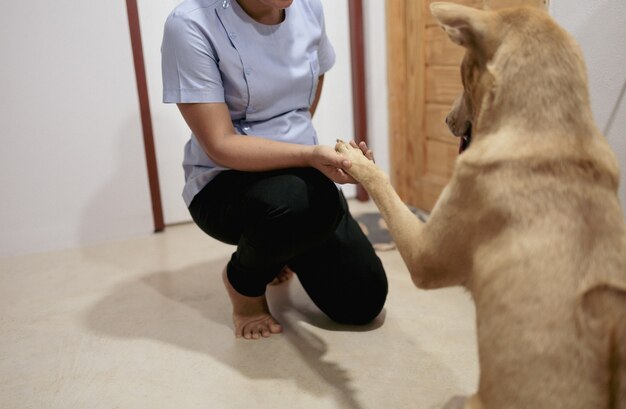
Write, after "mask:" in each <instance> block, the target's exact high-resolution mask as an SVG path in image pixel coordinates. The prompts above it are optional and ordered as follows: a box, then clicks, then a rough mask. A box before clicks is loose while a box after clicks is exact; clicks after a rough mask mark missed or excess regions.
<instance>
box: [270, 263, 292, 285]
mask: <svg viewBox="0 0 626 409" xmlns="http://www.w3.org/2000/svg"><path fill="white" fill-rule="evenodd" d="M294 274H295V273H294V271H293V270H292V269H290V268H289V266H285V267H283V269H282V270H280V273H278V275H277V276H276V277H274V279H273V280H272V282H271V283H270V285H278V284H282V283H284V282H285V281H288V280H289V279H290V278H291V277H293V275H294Z"/></svg>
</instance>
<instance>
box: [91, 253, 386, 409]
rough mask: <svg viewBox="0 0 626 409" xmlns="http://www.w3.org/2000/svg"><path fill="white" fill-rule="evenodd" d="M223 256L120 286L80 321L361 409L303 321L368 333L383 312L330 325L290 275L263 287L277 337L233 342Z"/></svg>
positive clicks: (103, 331)
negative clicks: (363, 322) (359, 321)
mask: <svg viewBox="0 0 626 409" xmlns="http://www.w3.org/2000/svg"><path fill="white" fill-rule="evenodd" d="M226 261H227V260H226V259H223V260H216V261H214V262H210V263H206V264H199V265H193V266H190V267H188V268H185V269H183V270H180V271H161V272H155V273H151V274H148V275H146V276H144V277H143V278H141V279H140V280H135V281H130V282H124V283H120V284H119V285H118V286H117V287H116V288H115V290H114V291H112V292H111V293H110V294H108V295H106V296H105V297H103V298H102V299H101V300H100V301H99V302H98V303H96V304H95V305H94V306H93V307H92V308H91V309H90V310H89V311H88V312H87V313H86V314H85V316H84V322H85V324H86V326H87V327H88V328H89V329H90V330H91V331H95V332H96V333H100V334H105V335H107V336H113V337H118V338H130V339H135V338H143V339H152V340H157V341H160V342H163V343H166V344H170V345H174V346H177V347H179V348H182V349H185V350H190V351H195V352H200V353H203V354H206V355H208V356H210V357H212V358H214V359H217V360H218V361H220V362H222V363H224V364H227V365H229V366H230V367H232V368H234V369H236V370H237V371H239V372H240V373H241V374H242V375H244V376H245V377H247V378H250V379H289V380H291V381H293V382H295V384H296V385H297V386H298V387H299V388H301V389H302V390H305V391H306V392H307V393H311V394H313V395H315V396H327V395H329V393H332V395H334V399H335V400H336V401H337V403H338V405H339V406H340V407H345V408H350V409H359V408H361V406H360V405H359V403H358V402H357V400H356V398H355V390H354V388H353V387H352V386H351V384H350V383H351V379H350V378H349V376H348V374H347V372H346V371H345V370H344V369H342V368H341V366H340V365H338V364H337V363H335V362H330V361H328V360H324V356H325V355H326V354H327V352H328V347H327V345H326V343H325V342H324V341H323V340H322V339H320V338H319V337H318V336H317V335H315V334H314V333H313V332H311V331H310V330H308V329H307V328H306V325H302V323H303V322H304V323H308V324H310V325H312V326H314V327H319V328H322V329H325V330H329V331H371V330H374V329H376V328H378V327H380V326H381V325H382V324H383V322H384V317H385V314H384V312H383V313H382V314H381V315H380V316H379V317H378V318H377V319H376V320H375V321H374V322H372V323H371V324H369V325H367V326H360V327H359V326H344V325H339V324H336V323H334V322H332V321H331V320H330V319H328V318H327V317H326V316H325V315H324V314H323V313H322V312H320V311H319V310H317V309H316V307H315V306H314V305H313V304H312V302H311V301H310V299H308V297H307V296H306V294H304V290H302V289H301V286H300V285H299V283H298V282H297V281H296V280H293V279H292V280H290V282H288V283H284V284H281V285H279V286H273V287H270V289H269V290H268V299H269V300H270V309H271V311H272V313H273V315H274V316H275V318H276V319H278V320H279V322H281V324H282V325H283V327H284V334H282V335H279V336H273V337H271V338H269V339H264V340H259V341H247V340H244V339H235V338H234V336H233V332H232V331H233V330H232V324H231V321H230V313H231V306H230V302H229V300H228V296H227V294H226V292H225V290H224V288H223V286H222V283H221V277H220V273H221V270H222V268H223V266H224V265H225V264H226ZM294 293H295V294H294ZM296 298H297V302H294V300H296Z"/></svg>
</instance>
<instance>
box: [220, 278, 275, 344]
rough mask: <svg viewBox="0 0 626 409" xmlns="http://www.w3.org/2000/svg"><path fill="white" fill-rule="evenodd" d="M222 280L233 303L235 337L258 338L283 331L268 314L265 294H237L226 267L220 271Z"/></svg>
mask: <svg viewBox="0 0 626 409" xmlns="http://www.w3.org/2000/svg"><path fill="white" fill-rule="evenodd" d="M222 281H223V282H224V286H225V287H226V291H227V292H228V296H229V297H230V302H231V303H232V304H233V324H235V337H237V338H240V337H244V338H245V339H259V338H261V337H265V338H267V337H269V336H270V335H272V334H278V333H280V332H283V327H282V326H281V325H280V324H279V323H278V322H277V321H276V320H275V319H274V317H272V316H271V315H270V310H269V307H268V306H267V300H266V299H265V295H262V296H260V297H246V296H245V295H241V294H239V293H238V292H237V291H236V290H235V289H234V288H233V286H232V285H230V282H229V281H228V277H227V276H226V269H224V271H223V272H222Z"/></svg>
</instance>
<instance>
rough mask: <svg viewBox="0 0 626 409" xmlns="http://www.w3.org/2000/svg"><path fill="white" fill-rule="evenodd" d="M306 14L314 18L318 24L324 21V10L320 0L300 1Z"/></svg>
mask: <svg viewBox="0 0 626 409" xmlns="http://www.w3.org/2000/svg"><path fill="white" fill-rule="evenodd" d="M300 3H301V4H302V8H303V9H304V10H305V12H306V13H308V14H310V15H312V16H313V17H315V19H316V20H317V21H318V22H322V21H324V9H323V7H322V2H321V0H300Z"/></svg>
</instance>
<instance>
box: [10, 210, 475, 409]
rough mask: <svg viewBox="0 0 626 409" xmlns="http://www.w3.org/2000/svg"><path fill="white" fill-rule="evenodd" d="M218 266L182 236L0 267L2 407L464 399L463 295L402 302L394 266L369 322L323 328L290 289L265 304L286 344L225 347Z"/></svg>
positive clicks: (414, 294) (417, 295)
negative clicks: (383, 299) (377, 312)
mask: <svg viewBox="0 0 626 409" xmlns="http://www.w3.org/2000/svg"><path fill="white" fill-rule="evenodd" d="M351 207H352V209H353V211H354V212H355V213H359V212H363V211H371V210H373V206H372V204H371V203H369V204H362V203H356V202H352V203H351ZM232 251H233V247H231V246H228V245H224V244H222V243H219V242H216V241H214V240H212V239H211V238H209V237H206V236H205V235H204V234H203V233H201V232H200V231H199V230H198V229H197V228H196V227H195V226H194V225H192V224H188V225H180V226H174V227H170V228H168V229H167V231H166V232H165V233H161V234H155V235H150V236H146V237H139V238H134V239H131V240H125V241H121V242H114V243H106V244H100V245H97V246H92V247H89V248H81V249H72V250H66V251H60V252H53V253H45V254H35V255H28V256H16V257H6V258H0V408H3V409H17V408H20V409H21V408H59V409H61V408H62V409H70V408H80V409H83V408H133V409H134V408H150V409H157V408H176V409H178V408H202V409H213V408H217V409H222V408H223V409H230V408H246V409H249V408H272V409H281V408H290V409H291V408H311V409H324V408H349V409H366V408H373V409H378V408H418V409H421V408H424V409H430V408H439V407H441V406H442V405H444V404H445V403H446V402H447V401H448V400H449V399H450V398H451V397H452V396H454V395H464V394H469V393H471V392H472V391H473V390H474V389H475V388H476V383H477V376H478V367H477V356H476V341H475V330H474V318H475V317H474V307H473V304H472V302H471V300H470V298H469V296H468V294H467V293H465V292H464V291H463V290H461V289H460V288H451V289H443V290H435V291H428V292H427V291H421V290H417V289H415V288H414V287H413V285H412V284H411V281H410V278H409V276H408V272H407V270H406V267H405V266H404V264H403V263H402V261H401V258H400V256H399V254H398V253H397V252H396V251H386V252H381V253H379V255H380V257H381V259H382V260H383V263H384V265H385V267H386V269H387V272H388V276H389V283H390V289H389V297H388V301H387V304H386V307H385V310H384V311H383V313H382V314H381V315H380V317H379V318H378V319H377V320H376V321H375V322H374V323H372V324H371V325H369V326H368V327H365V328H354V327H346V326H340V325H336V324H334V323H332V322H330V321H329V320H328V319H326V318H325V317H324V316H323V315H322V314H321V313H320V312H319V311H318V310H317V309H316V308H315V306H314V305H313V304H312V303H311V301H310V300H309V299H308V298H307V296H306V295H305V293H304V292H303V290H302V288H301V287H300V285H299V283H298V281H297V279H295V280H291V281H290V282H289V283H287V284H284V285H281V286H278V287H273V288H271V289H270V291H269V298H270V304H271V308H272V310H273V312H274V314H275V315H276V317H277V318H278V319H279V320H280V321H281V322H282V323H283V325H284V327H285V332H284V334H282V335H279V336H274V337H272V338H270V339H266V340H262V341H246V340H242V339H238V340H237V339H235V338H234V337H233V335H232V328H231V323H230V311H229V302H228V299H227V295H226V293H225V291H224V289H223V287H222V285H221V283H220V271H221V269H222V267H223V265H224V264H225V263H226V261H227V260H228V258H229V255H230V253H231V252H232Z"/></svg>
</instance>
